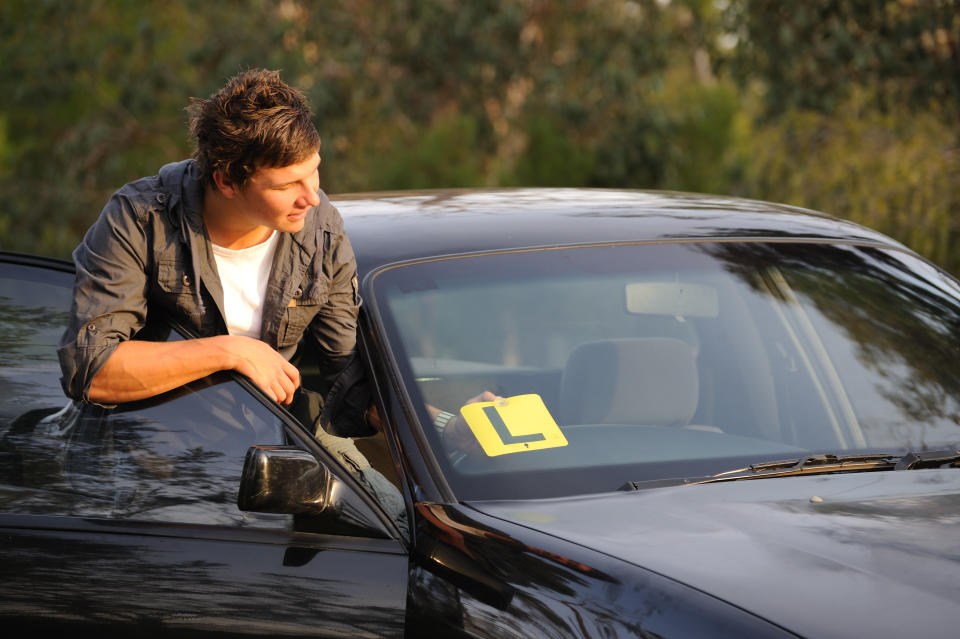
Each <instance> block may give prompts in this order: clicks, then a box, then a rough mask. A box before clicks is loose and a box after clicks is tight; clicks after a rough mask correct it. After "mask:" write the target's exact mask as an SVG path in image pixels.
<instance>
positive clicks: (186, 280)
mask: <svg viewBox="0 0 960 639" xmlns="http://www.w3.org/2000/svg"><path fill="white" fill-rule="evenodd" d="M183 285H184V286H190V276H189V275H187V274H186V273H184V274H183Z"/></svg>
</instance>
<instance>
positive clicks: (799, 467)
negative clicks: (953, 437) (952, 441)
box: [687, 448, 960, 484]
mask: <svg viewBox="0 0 960 639" xmlns="http://www.w3.org/2000/svg"><path fill="white" fill-rule="evenodd" d="M958 462H960V450H957V449H955V448H948V449H945V450H925V451H920V452H914V451H910V452H908V453H906V454H905V455H891V454H887V453H880V454H869V455H833V454H829V453H828V454H825V455H811V456H810V457H801V458H799V459H789V460H785V461H774V462H764V463H761V464H751V465H750V466H747V467H746V468H738V469H736V470H728V471H726V472H723V473H718V474H716V475H712V476H710V477H704V478H702V479H697V480H693V481H689V482H687V483H691V484H709V483H715V482H721V481H735V480H738V479H762V478H764V477H791V476H794V475H820V474H825V473H851V472H853V473H856V472H868V471H876V470H916V469H920V468H940V467H942V466H944V465H945V464H953V465H956V464H957V463H958Z"/></svg>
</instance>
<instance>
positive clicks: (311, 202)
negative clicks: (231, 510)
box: [303, 187, 320, 206]
mask: <svg viewBox="0 0 960 639" xmlns="http://www.w3.org/2000/svg"><path fill="white" fill-rule="evenodd" d="M303 201H304V203H305V204H304V205H305V206H316V205H318V204H320V194H319V193H317V192H316V191H314V190H313V189H311V188H309V187H308V188H307V189H306V191H305V192H304V197H303Z"/></svg>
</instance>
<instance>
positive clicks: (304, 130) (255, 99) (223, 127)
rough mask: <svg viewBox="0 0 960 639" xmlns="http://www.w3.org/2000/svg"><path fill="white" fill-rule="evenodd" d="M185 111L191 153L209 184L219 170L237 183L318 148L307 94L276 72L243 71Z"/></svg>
mask: <svg viewBox="0 0 960 639" xmlns="http://www.w3.org/2000/svg"><path fill="white" fill-rule="evenodd" d="M187 110H188V112H189V114H190V134H191V137H192V138H193V141H194V144H195V145H196V151H195V153H194V158H195V159H196V161H197V165H198V167H199V169H200V173H201V176H202V177H203V179H204V181H205V182H206V183H207V184H210V185H212V184H213V173H214V171H220V172H221V173H222V174H223V175H224V177H226V178H227V179H228V180H229V181H230V182H231V183H233V184H235V185H236V186H238V187H241V188H242V187H243V186H244V185H245V184H246V183H247V181H248V180H249V179H250V177H251V176H252V175H253V174H254V173H256V172H257V170H258V169H260V168H263V167H271V168H272V167H281V166H289V165H290V164H296V163H297V162H301V161H303V160H305V159H306V158H307V157H308V156H309V155H311V154H312V153H315V152H316V151H317V149H319V148H320V135H319V134H318V133H317V129H316V127H315V126H314V125H313V121H312V120H311V119H310V116H311V113H310V105H309V104H308V103H307V99H306V97H305V96H304V95H303V93H301V92H300V91H298V90H297V89H294V88H293V87H291V86H290V85H288V84H287V83H285V82H284V81H283V80H281V79H280V72H279V71H268V70H265V69H252V70H250V71H245V72H243V73H241V74H239V75H237V76H234V77H232V78H230V79H229V80H228V81H227V84H226V85H225V86H224V87H223V88H222V89H220V90H219V91H217V92H216V93H214V94H213V95H211V96H210V97H209V98H208V99H206V100H203V99H200V98H192V99H191V101H190V105H189V106H188V107H187Z"/></svg>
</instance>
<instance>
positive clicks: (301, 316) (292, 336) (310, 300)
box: [279, 280, 327, 349]
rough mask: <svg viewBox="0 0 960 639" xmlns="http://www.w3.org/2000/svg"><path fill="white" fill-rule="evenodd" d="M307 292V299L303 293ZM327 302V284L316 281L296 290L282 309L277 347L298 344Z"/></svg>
mask: <svg viewBox="0 0 960 639" xmlns="http://www.w3.org/2000/svg"><path fill="white" fill-rule="evenodd" d="M304 291H309V297H308V296H307V295H306V294H305V293H304ZM326 302H327V284H326V282H324V281H322V280H321V281H317V282H313V283H309V284H306V285H305V286H304V287H302V288H298V289H297V291H296V292H295V293H294V295H293V298H292V299H291V300H290V301H289V302H288V304H287V308H286V309H284V313H283V319H282V320H281V321H280V330H279V346H280V348H281V349H282V348H286V347H289V346H293V345H295V344H297V343H299V342H300V340H301V339H302V338H303V334H304V333H305V332H306V330H307V327H308V326H309V325H310V322H312V321H313V318H314V317H316V316H317V313H319V312H320V309H321V308H323V305H324V304H326Z"/></svg>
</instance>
